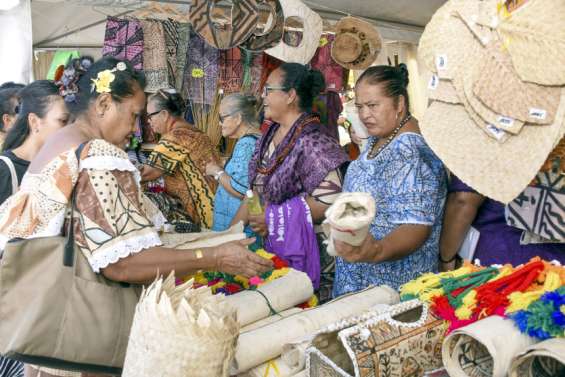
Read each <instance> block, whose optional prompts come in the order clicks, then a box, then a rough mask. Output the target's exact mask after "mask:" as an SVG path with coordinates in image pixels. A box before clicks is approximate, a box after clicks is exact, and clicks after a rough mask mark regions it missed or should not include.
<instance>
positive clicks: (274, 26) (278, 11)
mask: <svg viewBox="0 0 565 377" xmlns="http://www.w3.org/2000/svg"><path fill="white" fill-rule="evenodd" d="M257 11H258V14H259V20H258V23H257V28H256V29H255V31H254V32H253V33H252V34H251V36H250V37H249V39H248V40H246V41H245V42H244V43H243V44H242V45H241V48H244V49H246V50H249V51H254V52H259V51H264V50H267V49H269V48H272V47H275V46H276V45H278V44H279V43H280V41H281V40H282V38H283V34H284V12H283V9H282V6H281V3H280V1H279V0H258V1H257Z"/></svg>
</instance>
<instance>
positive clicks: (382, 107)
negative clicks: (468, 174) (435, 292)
mask: <svg viewBox="0 0 565 377" xmlns="http://www.w3.org/2000/svg"><path fill="white" fill-rule="evenodd" d="M407 86H408V71H407V69H406V66H405V65H403V64H401V65H400V66H399V67H389V66H378V67H371V68H369V69H368V70H367V71H365V72H364V73H363V74H362V75H361V77H360V78H359V80H358V81H357V84H356V88H355V91H356V97H355V102H356V106H357V109H358V111H359V118H360V119H361V121H362V122H363V123H364V125H365V126H366V127H367V130H368V132H369V134H370V135H371V138H370V142H369V144H368V146H367V148H366V150H365V151H364V152H363V153H362V154H361V156H360V157H359V159H357V160H356V161H353V162H352V163H351V165H350V166H349V169H348V172H347V175H346V177H345V183H344V191H348V192H368V193H370V194H371V195H372V196H373V198H374V199H375V201H376V208H377V213H376V215H375V219H374V221H373V223H372V224H371V226H370V233H369V235H368V236H367V238H366V239H365V241H364V242H363V244H362V245H360V246H358V247H354V246H352V245H348V244H346V243H343V242H338V241H336V244H335V246H336V251H337V252H338V255H339V257H338V258H337V265H336V276H335V282H334V289H333V294H334V296H336V297H337V296H340V295H343V294H345V293H349V292H356V291H359V290H361V289H364V288H366V287H368V286H371V285H383V284H384V285H388V286H390V287H392V288H394V289H398V288H399V286H400V285H402V284H404V283H406V282H407V281H409V280H411V279H414V278H416V277H417V276H419V275H420V274H421V273H424V272H436V271H437V269H438V255H439V237H440V233H441V224H442V216H443V207H444V203H445V198H446V194H447V177H446V172H445V169H444V167H443V164H442V162H441V161H440V160H439V159H438V158H437V157H436V156H435V154H434V153H433V152H432V150H431V149H430V148H429V147H428V145H427V144H426V142H425V141H424V139H423V137H422V135H421V134H420V131H419V127H418V122H417V120H416V119H414V117H412V116H411V115H410V113H409V111H408V93H407Z"/></svg>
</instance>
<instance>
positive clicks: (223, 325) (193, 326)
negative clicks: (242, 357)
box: [122, 274, 239, 377]
mask: <svg viewBox="0 0 565 377" xmlns="http://www.w3.org/2000/svg"><path fill="white" fill-rule="evenodd" d="M238 333H239V324H238V323H237V321H236V313H235V310H234V309H233V308H231V306H229V305H228V304H226V302H225V298H224V296H222V295H212V293H211V291H210V289H209V288H207V287H203V288H199V289H193V288H192V281H189V282H187V283H185V284H183V285H182V286H178V287H175V282H174V276H173V275H172V274H171V275H170V276H169V277H168V278H167V279H166V280H164V281H163V280H162V279H161V278H159V279H157V280H156V281H155V282H154V283H153V284H152V285H151V286H149V288H147V290H146V291H144V292H143V294H142V296H141V299H140V301H139V304H138V305H137V308H136V313H135V317H134V321H133V326H132V330H131V335H130V340H129V344H128V350H127V354H126V360H125V365H124V371H123V374H122V376H123V377H154V376H156V375H158V376H162V377H165V376H167V377H179V376H191V377H200V376H201V377H205V376H227V375H228V368H229V365H230V362H231V360H232V358H233V355H234V350H235V344H236V341H237V336H238Z"/></svg>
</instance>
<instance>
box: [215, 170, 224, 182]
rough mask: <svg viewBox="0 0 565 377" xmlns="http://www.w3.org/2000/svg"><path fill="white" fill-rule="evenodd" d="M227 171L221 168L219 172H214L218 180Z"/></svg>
mask: <svg viewBox="0 0 565 377" xmlns="http://www.w3.org/2000/svg"><path fill="white" fill-rule="evenodd" d="M224 173H225V171H223V170H220V171H219V172H217V173H216V174H214V179H215V180H216V181H220V178H222V175H223V174H224Z"/></svg>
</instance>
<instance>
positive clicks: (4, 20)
mask: <svg viewBox="0 0 565 377" xmlns="http://www.w3.org/2000/svg"><path fill="white" fill-rule="evenodd" d="M30 1H31V0H21V1H20V2H19V4H17V5H15V6H14V7H11V8H10V9H9V10H0V84H1V83H4V82H6V81H15V82H22V83H28V82H30V80H31V75H32V73H31V72H32V71H31V62H32V60H31V58H32V40H31V3H30ZM10 3H11V4H10V5H14V4H13V3H14V2H13V1H12V2H10ZM4 5H5V4H4Z"/></svg>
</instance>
